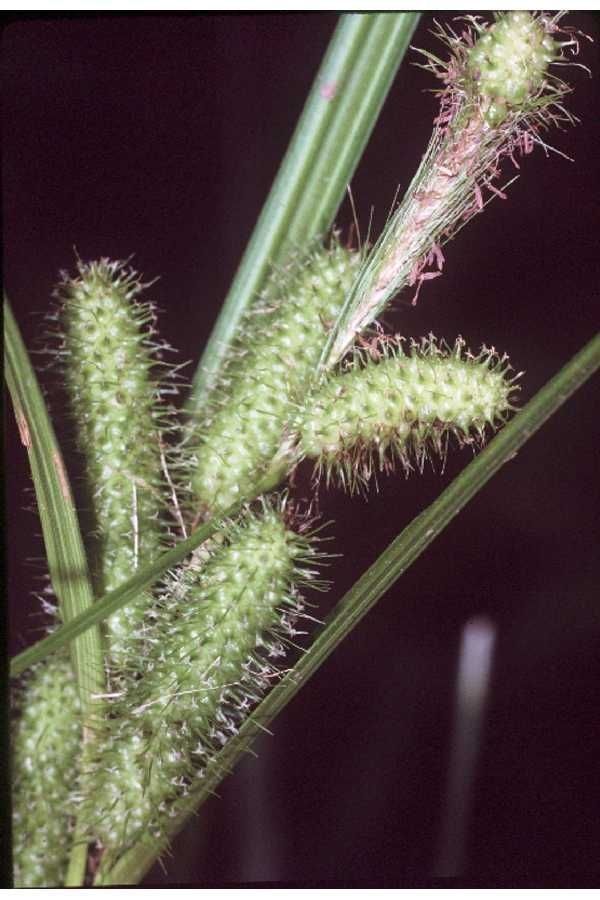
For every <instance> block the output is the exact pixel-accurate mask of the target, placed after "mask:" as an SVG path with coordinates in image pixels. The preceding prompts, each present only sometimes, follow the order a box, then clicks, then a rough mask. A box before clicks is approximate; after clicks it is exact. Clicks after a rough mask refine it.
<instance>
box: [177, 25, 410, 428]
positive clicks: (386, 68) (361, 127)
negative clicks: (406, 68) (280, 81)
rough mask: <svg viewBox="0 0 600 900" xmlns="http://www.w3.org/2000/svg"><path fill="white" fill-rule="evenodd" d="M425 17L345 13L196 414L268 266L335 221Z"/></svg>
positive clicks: (209, 366)
mask: <svg viewBox="0 0 600 900" xmlns="http://www.w3.org/2000/svg"><path fill="white" fill-rule="evenodd" d="M419 16H420V14H419V13H412V12H411V13H369V14H350V15H343V16H342V17H341V20H340V22H339V25H338V27H337V28H336V31H335V33H334V35H333V38H332V41H331V43H330V45H329V48H328V50H327V53H326V55H325V58H324V60H323V63H322V65H321V67H320V69H319V71H318V73H317V76H316V78H315V82H314V84H313V87H312V89H311V92H310V94H309V96H308V99H307V101H306V105H305V107H304V110H303V112H302V115H301V117H300V120H299V122H298V125H297V127H296V131H295V133H294V135H293V137H292V140H291V143H290V145H289V148H288V150H287V153H286V155H285V157H284V159H283V161H282V163H281V166H280V168H279V171H278V173H277V176H276V178H275V181H274V183H273V186H272V188H271V192H270V194H269V196H268V198H267V200H266V202H265V205H264V207H263V209H262V212H261V214H260V217H259V219H258V222H257V225H256V228H255V229H254V233H253V235H252V237H251V239H250V242H249V244H248V247H247V249H246V252H245V254H244V256H243V258H242V261H241V263H240V266H239V268H238V271H237V273H236V275H235V278H234V280H233V283H232V285H231V288H230V290H229V293H228V295H227V298H226V299H225V302H224V304H223V307H222V310H221V313H220V315H219V319H218V320H217V323H216V325H215V327H214V329H213V332H212V335H211V337H210V340H209V341H208V343H207V345H206V348H205V350H204V353H203V356H202V358H201V360H200V363H199V366H198V369H197V371H196V375H195V379H194V385H193V388H192V391H191V394H190V397H189V400H188V403H187V407H186V408H187V411H188V413H189V414H193V413H194V412H196V411H198V410H199V409H200V408H201V406H202V404H203V402H204V400H205V397H206V395H207V393H208V392H209V390H210V389H211V387H212V385H213V383H214V380H215V378H216V376H217V374H218V371H219V367H220V364H221V361H222V359H223V358H224V356H225V354H226V353H227V349H228V347H229V345H230V343H231V340H232V338H233V335H234V333H235V331H236V328H237V326H238V323H239V321H240V318H241V316H242V314H243V312H244V310H245V308H246V307H247V306H248V304H249V303H250V302H251V300H252V299H254V297H256V295H257V294H258V292H259V291H260V289H261V287H262V285H263V282H264V279H265V277H266V275H267V274H268V271H269V268H270V267H271V266H273V265H274V264H275V263H276V262H278V261H281V260H282V258H283V256H284V255H285V254H286V253H287V252H288V251H289V250H290V249H291V248H292V247H294V246H298V245H304V244H306V242H307V241H309V240H310V239H311V238H313V237H315V236H316V235H317V234H319V233H321V232H323V231H326V230H327V228H329V227H330V225H331V224H332V222H333V219H334V216H335V214H336V212H337V209H338V206H339V204H340V203H341V201H342V199H343V196H344V192H345V190H346V186H347V184H348V182H349V181H350V179H351V178H352V175H353V173H354V170H355V168H356V166H357V164H358V161H359V159H360V156H361V154H362V152H363V149H364V147H365V145H366V143H367V140H368V138H369V135H370V134H371V131H372V128H373V126H374V124H375V122H376V121H377V117H378V115H379V111H380V109H381V107H382V105H383V102H384V100H385V97H386V95H387V92H388V90H389V87H390V85H391V84H392V81H393V79H394V76H395V74H396V71H397V70H398V67H399V66H400V63H401V62H402V58H403V56H404V53H405V52H406V49H407V48H408V45H409V41H410V39H411V36H412V34H413V32H414V29H415V27H416V25H417V22H418V20H419Z"/></svg>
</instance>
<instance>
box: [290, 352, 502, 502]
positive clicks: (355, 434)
mask: <svg viewBox="0 0 600 900" xmlns="http://www.w3.org/2000/svg"><path fill="white" fill-rule="evenodd" d="M373 355H374V356H375V358H373ZM509 369H510V367H509V366H508V364H507V362H506V357H498V356H497V355H496V353H495V352H494V351H492V350H486V349H483V350H482V351H481V353H480V354H479V355H478V356H473V355H472V354H471V353H469V352H468V351H465V349H464V342H462V341H461V340H458V341H457V342H456V343H455V345H454V347H453V348H452V349H450V348H448V347H447V346H446V345H444V344H439V343H438V342H437V341H436V340H435V339H434V338H433V337H429V338H427V339H425V340H422V341H421V342H419V343H415V342H413V343H412V344H411V346H410V348H409V350H408V352H405V351H404V349H403V347H402V344H401V343H400V342H394V341H391V340H390V339H387V340H384V341H382V342H381V344H380V345H379V347H378V348H376V349H375V351H374V352H373V350H372V351H371V354H369V355H366V354H365V353H361V352H357V353H356V354H355V356H354V358H353V360H352V361H351V362H350V363H349V364H347V366H346V368H345V370H344V371H342V372H341V373H340V374H336V375H332V376H330V377H329V378H328V379H327V381H326V382H325V383H324V384H323V386H322V387H321V388H320V389H319V390H318V392H316V393H315V394H314V395H313V396H312V397H311V398H310V399H309V401H308V403H307V406H306V411H305V412H304V413H303V415H302V417H301V419H300V422H299V427H298V430H299V449H300V452H301V453H302V455H304V456H307V457H311V458H316V459H317V460H318V468H319V470H325V472H326V473H327V476H328V477H331V475H332V474H333V473H335V474H337V475H338V477H339V479H340V480H341V481H342V483H345V484H347V485H348V486H349V487H350V489H353V488H354V487H356V486H357V485H359V484H361V483H363V482H364V481H366V480H367V479H368V478H369V477H370V476H371V474H372V471H373V468H374V467H378V468H379V470H380V471H384V470H388V469H391V468H393V466H394V463H395V461H396V460H399V461H400V462H401V464H402V465H403V467H404V469H405V471H406V472H408V471H410V470H411V469H412V467H413V463H414V462H416V463H417V465H418V466H420V467H422V465H423V463H424V461H425V459H426V458H427V456H428V454H429V453H430V452H431V451H432V450H436V451H438V452H443V448H444V439H445V438H446V437H447V435H448V434H450V433H452V434H454V435H455V436H456V437H457V438H458V439H459V441H460V442H462V443H466V442H472V440H473V439H476V438H479V439H480V440H481V439H482V438H483V435H484V432H485V429H486V427H488V426H490V427H494V426H495V425H497V424H498V423H499V422H502V421H504V420H505V418H506V415H507V413H508V411H509V410H510V409H512V408H513V407H512V405H511V402H510V397H511V393H512V392H513V390H514V386H513V383H512V382H513V381H514V379H509V378H507V372H508V371H509Z"/></svg>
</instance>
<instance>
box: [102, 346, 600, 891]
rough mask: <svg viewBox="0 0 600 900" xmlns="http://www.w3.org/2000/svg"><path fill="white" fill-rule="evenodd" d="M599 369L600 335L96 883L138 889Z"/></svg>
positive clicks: (373, 573)
mask: <svg viewBox="0 0 600 900" xmlns="http://www.w3.org/2000/svg"><path fill="white" fill-rule="evenodd" d="M598 368H600V334H597V335H596V336H595V337H594V338H593V339H592V340H591V341H590V342H589V343H588V344H586V345H585V346H584V347H583V349H582V350H580V351H579V353H577V354H576V355H575V356H574V357H573V358H572V359H571V360H570V361H569V362H568V363H567V364H566V365H565V366H564V367H563V368H562V369H561V370H560V372H558V374H557V375H555V376H554V377H553V378H552V379H551V380H550V381H549V382H548V383H547V384H546V385H545V386H544V387H543V388H542V389H541V390H540V391H539V392H538V393H537V394H536V395H535V396H534V397H533V399H532V400H530V402H529V403H528V404H527V405H526V406H525V407H524V408H523V409H522V410H521V412H519V413H518V415H516V416H515V418H514V419H513V420H512V421H511V422H509V424H508V425H506V426H505V428H504V429H503V430H502V431H501V432H500V433H499V434H498V435H496V437H495V438H494V439H493V440H492V441H491V442H490V444H489V445H488V447H486V449H485V450H483V451H482V453H480V454H479V456H477V457H476V458H475V459H474V460H473V461H472V462H471V463H470V464H469V465H468V466H467V467H466V469H464V471H463V472H461V474H460V475H459V476H458V477H457V478H455V479H454V481H453V482H452V483H451V484H450V485H449V486H448V487H447V488H446V490H445V491H444V492H443V493H442V494H441V495H440V497H438V499H437V500H436V501H435V502H434V503H432V504H431V505H430V506H429V507H428V508H427V509H426V510H425V511H424V512H423V513H421V514H420V515H419V516H417V518H416V519H414V520H413V521H412V522H411V523H410V524H409V525H408V526H407V527H406V528H405V529H404V531H402V532H401V533H400V534H399V535H398V537H396V538H395V539H394V540H393V541H392V543H391V544H390V545H389V546H388V547H387V549H386V550H384V552H383V553H382V554H381V555H380V556H379V558H378V559H377V561H376V562H375V563H374V564H373V565H372V566H371V567H370V568H369V569H367V571H366V572H365V573H364V574H363V575H362V576H361V578H359V580H358V581H357V582H356V583H355V584H354V586H353V587H352V588H351V589H350V590H349V591H348V592H347V593H346V594H345V596H344V597H343V598H342V600H340V602H339V603H338V605H337V606H336V608H335V609H334V611H333V613H332V614H331V616H330V617H329V619H328V620H327V622H326V624H325V626H324V627H323V629H322V631H321V633H320V634H319V636H318V637H317V639H316V640H315V641H314V643H313V644H312V646H311V647H310V648H309V650H308V652H307V653H306V654H305V655H303V656H302V657H301V658H300V660H299V661H298V662H297V663H296V665H295V666H294V668H293V669H292V670H291V671H290V672H288V674H287V675H286V676H285V677H284V678H283V679H282V680H281V681H280V682H279V684H278V685H277V686H276V687H275V688H273V690H272V691H271V693H270V694H269V695H268V696H267V697H266V698H265V700H263V701H262V703H260V705H259V706H258V707H257V708H256V710H255V711H254V713H253V714H252V715H251V716H250V717H249V718H248V719H247V720H246V722H245V723H244V725H243V726H242V728H241V729H240V731H239V733H238V734H237V735H236V736H235V737H234V738H232V739H231V740H230V741H229V742H228V743H227V744H226V746H225V747H224V748H223V750H222V751H221V752H220V753H219V754H218V756H217V757H216V758H215V759H214V761H213V764H212V766H211V767H210V768H209V770H208V772H207V775H206V777H205V779H204V780H203V782H202V787H201V788H199V789H198V790H197V791H195V792H193V793H191V794H190V795H189V797H188V798H187V799H186V801H185V803H184V804H182V806H181V808H180V811H179V813H178V815H177V816H176V817H174V818H173V821H172V825H171V827H170V829H169V834H168V836H167V837H166V838H164V839H162V840H160V841H156V840H153V839H152V838H150V837H146V838H145V839H144V840H142V841H140V842H139V843H138V844H137V845H136V846H134V847H133V848H132V849H131V850H129V851H128V852H127V853H125V854H124V855H123V856H122V857H121V859H119V860H118V861H117V862H116V863H115V865H114V866H113V867H112V868H110V869H109V870H106V869H103V868H101V869H100V871H99V873H98V878H97V884H101V885H111V884H135V883H136V882H138V881H139V880H140V879H141V878H142V877H143V876H144V874H145V873H146V872H147V871H148V869H149V868H150V867H151V865H152V864H153V863H154V861H155V860H156V858H157V857H158V856H159V855H160V854H161V853H162V852H164V850H165V849H166V846H167V845H168V842H169V840H170V839H172V838H173V836H174V835H175V834H176V833H177V832H178V831H179V830H180V828H181V827H182V826H183V824H184V823H185V821H186V819H187V818H188V817H189V816H190V815H191V814H192V813H193V812H195V810H196V809H197V808H198V807H199V806H200V805H201V804H202V803H203V802H204V801H205V800H206V799H207V798H208V797H209V796H210V795H211V793H213V791H214V789H215V787H216V785H217V784H218V783H219V782H220V781H221V779H222V778H223V777H224V776H225V774H227V773H228V772H230V771H231V768H232V766H233V765H234V764H235V763H236V762H237V761H238V760H239V758H240V756H241V755H242V753H244V752H245V751H246V750H247V749H248V747H249V746H250V744H251V742H252V741H253V740H254V738H255V737H256V736H257V735H258V734H260V733H261V731H264V728H265V726H266V725H268V723H269V722H270V721H271V720H272V719H273V718H274V717H275V716H276V715H277V713H279V712H280V711H281V710H282V709H283V708H284V707H285V706H286V705H287V704H288V703H289V702H290V700H291V699H292V698H293V697H294V696H295V695H296V693H297V692H298V691H299V690H300V688H301V687H302V685H303V684H305V683H306V682H307V681H308V679H309V678H310V677H311V675H313V674H314V672H316V671H317V669H318V668H319V667H320V666H321V665H322V663H324V662H325V660H326V659H327V658H328V657H329V655H330V654H331V653H332V652H333V650H334V649H335V648H336V647H337V645H338V644H339V643H340V641H341V640H342V639H343V638H344V637H345V636H346V635H347V634H349V633H350V631H352V629H353V628H354V626H355V625H357V624H358V622H359V621H360V620H361V619H362V618H363V616H364V615H365V614H366V613H367V612H368V611H369V610H370V609H371V607H372V606H373V605H374V604H375V603H376V602H377V600H379V598H380V597H382V596H383V594H384V593H385V592H386V591H387V590H388V588H390V587H391V586H392V585H393V584H394V582H395V581H396V580H397V579H398V578H399V577H400V575H402V574H403V573H404V572H405V571H406V569H407V568H408V567H409V566H410V565H411V564H412V563H413V562H414V561H415V560H416V559H417V558H418V557H419V556H420V555H421V553H423V551H424V550H425V549H426V548H427V547H428V546H429V544H430V543H431V542H432V541H433V540H434V539H435V538H436V537H437V536H438V535H439V534H440V533H441V532H442V531H443V529H444V528H445V527H446V525H448V524H449V523H450V522H451V521H452V519H453V518H454V517H455V516H456V515H458V513H459V512H460V511H461V509H462V508H463V507H464V506H465V505H466V503H468V501H469V500H470V499H471V498H472V497H473V496H474V495H475V494H476V493H477V492H478V491H479V490H480V489H481V488H482V487H483V486H484V485H485V484H486V483H487V482H488V481H489V479H490V478H491V477H492V476H493V475H494V474H495V473H496V472H497V471H498V470H499V469H500V468H501V467H502V466H503V465H504V463H506V462H508V461H509V460H511V459H513V458H514V456H515V454H516V452H517V451H518V450H519V448H520V447H522V446H523V445H524V444H525V443H526V442H527V440H528V439H529V438H530V437H531V436H532V435H533V434H534V433H535V432H536V431H537V430H538V429H539V428H541V426H542V425H543V424H544V422H545V421H546V420H547V419H548V418H550V416H551V415H552V414H553V413H554V412H556V411H557V410H558V409H559V407H560V406H561V405H562V404H563V403H564V402H565V401H566V400H567V399H568V398H569V397H570V396H571V394H573V393H574V392H575V391H576V390H577V389H578V388H579V387H581V385H583V384H584V383H585V382H586V381H587V379H588V378H590V377H591V376H592V375H593V374H594V372H595V371H596V370H597V369H598Z"/></svg>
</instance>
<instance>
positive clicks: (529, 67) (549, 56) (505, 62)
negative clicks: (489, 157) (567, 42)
mask: <svg viewBox="0 0 600 900" xmlns="http://www.w3.org/2000/svg"><path fill="white" fill-rule="evenodd" d="M558 51H559V46H558V43H557V42H556V41H555V40H554V38H553V37H552V36H551V35H550V34H548V32H547V31H546V29H545V27H544V23H543V20H542V19H541V18H540V17H539V16H533V15H532V14H531V13H529V12H525V11H524V10H514V11H511V12H507V13H505V14H504V15H503V16H502V17H501V18H499V19H498V20H497V21H496V22H495V23H494V24H493V25H492V26H491V27H490V28H489V29H488V30H487V31H486V32H485V33H484V34H482V35H481V37H480V38H479V40H478V41H477V42H476V44H475V46H474V47H473V48H472V49H471V50H470V51H469V53H468V55H467V64H466V69H467V75H468V76H469V77H470V78H471V79H472V80H473V83H474V85H476V89H477V91H478V93H479V94H480V95H481V97H483V98H484V99H485V101H486V102H485V103H484V109H485V117H486V120H487V121H488V123H489V124H490V125H492V126H496V125H499V124H500V123H501V122H502V121H503V120H504V119H505V118H506V116H507V114H508V112H509V110H510V109H511V108H514V107H516V106H519V105H521V104H522V103H524V102H525V101H526V100H528V99H531V98H533V97H535V96H536V95H537V94H539V93H540V91H541V90H542V89H543V87H544V85H545V75H546V71H547V69H548V66H549V65H550V63H551V62H552V61H553V60H555V59H557V58H558V55H559V52H558Z"/></svg>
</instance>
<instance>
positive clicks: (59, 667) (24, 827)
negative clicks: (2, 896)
mask: <svg viewBox="0 0 600 900" xmlns="http://www.w3.org/2000/svg"><path fill="white" fill-rule="evenodd" d="M18 705H19V707H20V710H21V715H20V718H19V720H18V721H17V723H16V725H15V729H14V732H13V745H12V778H13V814H12V817H13V861H14V881H15V886H16V887H29V888H33V887H60V886H61V885H63V884H64V878H65V875H66V871H67V866H68V861H69V853H70V845H71V841H72V830H73V818H72V817H73V815H74V812H75V810H74V804H73V802H72V796H73V792H74V789H75V786H76V783H77V773H78V757H79V750H80V746H81V718H80V705H79V696H78V693H77V685H76V683H75V679H74V676H73V672H72V670H71V666H70V663H69V661H68V659H65V658H63V657H52V658H51V659H50V660H49V661H48V662H45V663H42V664H41V665H39V666H38V667H36V668H35V669H33V671H32V672H31V673H30V675H29V678H28V680H27V682H26V684H25V686H24V688H23V691H22V696H21V697H20V701H19V704H18Z"/></svg>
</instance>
